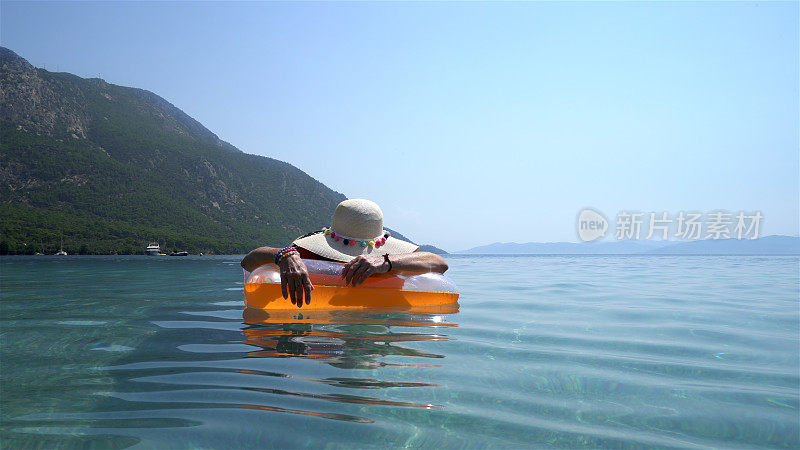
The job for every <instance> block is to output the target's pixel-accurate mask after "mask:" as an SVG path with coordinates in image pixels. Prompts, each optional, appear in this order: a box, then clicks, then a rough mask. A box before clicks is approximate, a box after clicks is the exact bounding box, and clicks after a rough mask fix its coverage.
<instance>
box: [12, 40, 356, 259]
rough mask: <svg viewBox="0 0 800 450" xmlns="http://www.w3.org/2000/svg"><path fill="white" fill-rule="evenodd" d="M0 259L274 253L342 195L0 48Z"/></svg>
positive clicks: (151, 97)
mask: <svg viewBox="0 0 800 450" xmlns="http://www.w3.org/2000/svg"><path fill="white" fill-rule="evenodd" d="M0 121H1V122H2V124H1V126H2V135H1V136H0V137H1V139H0V234H1V235H2V236H0V251H4V250H6V251H8V252H10V253H33V252H35V251H39V252H42V251H43V250H44V251H45V252H47V253H50V252H53V251H54V250H57V249H58V247H59V245H60V243H61V242H62V241H63V245H64V249H65V250H66V251H67V252H69V253H78V252H84V253H116V252H119V253H142V252H143V250H144V247H145V246H146V245H147V243H148V242H150V241H158V242H160V243H161V244H162V246H163V245H164V244H165V243H166V247H165V248H167V249H182V250H188V251H190V252H201V251H202V252H217V253H223V252H224V253H232V252H243V251H246V250H248V249H250V248H253V247H255V246H258V245H264V244H272V245H281V244H283V243H285V242H287V241H289V240H290V239H292V238H294V237H297V236H298V235H300V234H303V233H305V232H308V231H310V230H314V229H317V228H319V227H322V226H325V225H328V222H329V221H330V217H331V214H332V212H333V209H334V208H335V206H336V204H337V203H338V202H340V201H341V200H343V199H344V198H345V197H344V196H343V195H342V194H339V193H337V192H334V191H333V190H331V189H329V188H328V187H326V186H324V185H323V184H321V183H319V182H318V181H316V180H315V179H313V178H311V177H310V176H308V175H307V174H305V173H304V172H302V171H301V170H299V169H297V168H296V167H293V166H291V165H290V164H287V163H284V162H281V161H277V160H274V159H270V158H266V157H262V156H255V155H249V154H245V153H243V152H241V151H239V150H238V149H236V148H235V147H233V146H232V145H230V144H228V143H226V142H224V141H222V140H220V139H219V138H218V137H217V136H216V135H215V134H214V133H212V132H211V131H209V130H208V129H206V128H205V127H203V126H202V125H201V124H200V123H198V122H197V121H195V120H194V119H192V118H191V117H189V116H188V115H186V114H185V113H183V112H182V111H181V110H179V109H178V108H176V107H174V106H173V105H171V104H170V103H169V102H167V101H166V100H164V99H163V98H161V97H159V96H157V95H155V94H153V93H151V92H148V91H144V90H141V89H134V88H128V87H122V86H115V85H112V84H108V83H106V82H104V81H103V80H100V79H83V78H80V77H77V76H75V75H71V74H67V73H53V72H48V71H46V70H43V69H37V68H35V67H33V66H31V65H30V64H29V63H28V62H27V61H25V60H24V59H22V58H21V57H19V56H17V55H16V54H15V53H14V52H12V51H10V50H8V49H5V48H0Z"/></svg>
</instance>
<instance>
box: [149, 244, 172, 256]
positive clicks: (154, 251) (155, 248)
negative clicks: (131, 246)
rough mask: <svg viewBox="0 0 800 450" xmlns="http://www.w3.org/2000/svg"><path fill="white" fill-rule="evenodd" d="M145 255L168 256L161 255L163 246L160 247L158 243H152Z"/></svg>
mask: <svg viewBox="0 0 800 450" xmlns="http://www.w3.org/2000/svg"><path fill="white" fill-rule="evenodd" d="M144 253H145V254H146V255H148V256H167V254H166V253H161V246H159V245H158V242H151V243H150V244H149V245H148V246H147V248H146V249H145V251H144Z"/></svg>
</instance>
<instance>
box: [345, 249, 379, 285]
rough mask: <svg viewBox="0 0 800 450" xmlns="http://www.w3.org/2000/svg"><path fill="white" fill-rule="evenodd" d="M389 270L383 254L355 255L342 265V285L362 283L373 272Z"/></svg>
mask: <svg viewBox="0 0 800 450" xmlns="http://www.w3.org/2000/svg"><path fill="white" fill-rule="evenodd" d="M388 271H389V264H387V263H386V260H384V259H383V256H364V255H359V256H356V257H355V258H354V259H353V260H352V261H350V262H349V263H347V264H345V265H344V270H342V278H343V279H344V280H345V282H344V285H345V286H347V285H349V284H352V285H353V286H354V287H355V286H358V285H359V284H361V283H363V282H364V280H366V279H367V278H368V277H369V276H370V275H372V274H373V273H383V272H388Z"/></svg>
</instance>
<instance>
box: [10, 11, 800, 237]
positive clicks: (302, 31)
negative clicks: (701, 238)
mask: <svg viewBox="0 0 800 450" xmlns="http://www.w3.org/2000/svg"><path fill="white" fill-rule="evenodd" d="M0 19H1V20H2V32H1V33H2V34H1V35H0V40H2V45H3V46H6V47H9V48H11V49H12V50H14V51H15V52H17V53H18V54H20V55H21V56H22V57H24V58H26V59H28V60H29V61H30V62H31V63H32V64H34V65H35V66H38V67H46V68H47V69H48V70H56V69H58V70H60V71H67V72H72V73H75V74H78V75H81V76H84V77H96V76H98V74H99V75H100V76H101V77H102V78H104V79H106V80H107V81H109V82H112V83H115V84H120V85H125V86H136V87H140V88H144V89H148V90H151V91H153V92H155V93H157V94H159V95H161V96H162V97H164V98H166V99H167V100H169V101H170V102H172V103H173V104H175V105H176V106H177V107H179V108H181V109H183V110H184V111H186V112H187V113H188V114H189V115H191V116H192V117H194V118H196V119H197V120H199V121H200V122H201V123H203V124H204V125H205V126H206V127H208V128H209V129H211V130H212V131H213V132H215V133H217V134H218V135H219V136H220V137H221V138H222V139H225V140H227V141H229V142H231V143H232V144H234V145H236V146H237V147H238V148H240V149H241V150H243V151H245V152H247V153H255V154H260V155H266V156H270V157H273V158H276V159H280V160H283V161H287V162H289V163H291V164H294V165H295V166H297V167H299V168H300V169H302V170H304V171H306V172H307V173H309V174H310V175H311V176H313V177H314V178H316V179H318V180H320V181H322V182H323V183H325V184H326V185H328V186H329V187H331V188H333V189H334V190H337V191H339V192H342V193H344V194H345V195H347V196H348V197H351V198H357V197H364V198H369V199H372V200H374V201H376V202H378V203H379V204H380V205H381V207H382V208H383V211H384V214H385V216H386V218H385V223H386V225H387V226H389V227H392V228H395V229H397V230H398V231H401V232H403V233H404V234H406V235H408V236H409V237H411V238H413V239H415V240H417V241H421V242H431V243H436V244H437V245H439V246H441V247H443V248H445V249H448V250H461V249H465V248H469V247H472V246H476V245H482V244H487V243H491V242H496V241H516V242H529V241H542V242H545V241H576V232H575V219H576V215H577V213H578V211H579V210H580V209H581V208H583V207H586V206H591V207H594V208H596V209H598V210H600V211H602V212H604V213H605V214H606V215H607V216H610V217H609V218H611V219H612V220H613V216H615V215H616V213H617V212H618V211H621V210H640V211H645V212H649V211H668V212H670V213H671V214H673V215H676V214H677V212H678V211H681V210H695V211H700V212H710V211H712V210H717V209H725V210H730V211H734V212H738V211H739V210H745V211H755V210H760V211H762V214H763V215H764V217H765V219H764V222H763V224H762V227H763V228H762V234H792V235H795V234H797V233H798V227H799V226H800V225H799V224H798V217H800V210H799V209H800V194H798V190H799V189H800V181H799V180H798V177H800V175H799V174H800V163H799V162H798V159H799V158H800V156H799V155H800V145H798V135H800V129H799V127H800V118H799V117H798V102H799V101H800V100H798V99H799V97H800V94H799V93H798V80H799V77H798V54H800V50H798V34H799V31H798V3H797V2H786V3H768V2H761V3H723V2H719V3H689V2H680V3H655V4H651V3H633V4H630V3H623V2H615V3H501V4H496V3H493V4H484V3H322V4H316V3H292V4H285V3H234V4H230V3H225V4H220V3H189V2H179V3H145V4H141V3H140V4H129V3H116V2H115V3H75V2H63V3H43V4H40V3H14V2H8V1H3V2H2V11H0Z"/></svg>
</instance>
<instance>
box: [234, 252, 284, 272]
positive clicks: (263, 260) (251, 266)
mask: <svg viewBox="0 0 800 450" xmlns="http://www.w3.org/2000/svg"><path fill="white" fill-rule="evenodd" d="M280 250H281V249H279V248H273V247H259V248H257V249H255V250H253V251H251V252H250V253H248V254H247V255H245V257H244V258H242V267H243V268H244V270H246V271H248V272H252V271H253V270H255V268H256V267H258V266H261V265H263V264H267V263H271V262H272V261H273V260H274V259H275V254H276V253H278V252H279V251H280Z"/></svg>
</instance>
